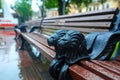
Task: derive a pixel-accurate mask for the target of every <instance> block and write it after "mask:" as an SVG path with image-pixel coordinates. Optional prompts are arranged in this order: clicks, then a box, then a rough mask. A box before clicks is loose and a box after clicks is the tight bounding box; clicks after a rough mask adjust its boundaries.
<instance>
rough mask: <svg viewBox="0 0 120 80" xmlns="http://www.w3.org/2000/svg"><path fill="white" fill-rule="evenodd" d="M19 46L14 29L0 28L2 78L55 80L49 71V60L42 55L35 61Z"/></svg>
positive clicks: (11, 79) (10, 79)
mask: <svg viewBox="0 0 120 80" xmlns="http://www.w3.org/2000/svg"><path fill="white" fill-rule="evenodd" d="M19 46H20V42H19V41H18V40H17V41H15V40H14V32H13V31H12V32H8V31H7V32H6V31H1V30H0V80H53V79H52V78H51V77H50V75H49V72H48V66H49V61H47V59H46V60H45V58H44V56H42V55H41V56H40V59H39V60H40V61H39V62H34V61H33V60H32V59H31V57H30V56H29V53H28V52H27V51H26V50H24V51H21V50H19ZM43 58H44V60H43Z"/></svg>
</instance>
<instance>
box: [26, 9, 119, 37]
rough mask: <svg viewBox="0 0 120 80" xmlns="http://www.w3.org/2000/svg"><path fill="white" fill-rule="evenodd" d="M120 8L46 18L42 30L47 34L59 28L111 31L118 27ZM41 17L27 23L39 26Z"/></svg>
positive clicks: (82, 30)
mask: <svg viewBox="0 0 120 80" xmlns="http://www.w3.org/2000/svg"><path fill="white" fill-rule="evenodd" d="M118 14H119V10H118V9H117V8H112V9H105V10H99V11H93V12H85V13H79V14H74V15H63V16H57V17H51V18H44V20H43V22H42V25H41V27H42V32H44V33H45V34H47V35H50V34H52V33H53V32H54V31H56V30H58V29H65V30H71V29H72V30H78V31H81V32H84V33H88V32H97V31H111V30H115V29H118V26H117V27H116V25H117V24H118V23H116V22H117V21H118V17H119V16H117V15H118ZM40 22H41V19H38V20H32V21H29V22H26V23H25V24H27V25H29V26H39V25H40ZM115 27H116V28H115Z"/></svg>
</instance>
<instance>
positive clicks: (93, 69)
mask: <svg viewBox="0 0 120 80" xmlns="http://www.w3.org/2000/svg"><path fill="white" fill-rule="evenodd" d="M81 63H82V65H84V66H85V67H87V69H89V70H90V71H91V72H94V73H96V74H98V75H100V76H101V77H103V78H105V79H106V78H108V79H109V80H110V79H114V80H118V79H120V76H119V75H117V74H115V73H113V72H112V71H109V70H107V69H105V68H103V67H100V66H98V65H96V64H94V63H92V62H89V61H81Z"/></svg>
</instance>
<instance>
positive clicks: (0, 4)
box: [0, 0, 2, 9]
mask: <svg viewBox="0 0 120 80" xmlns="http://www.w3.org/2000/svg"><path fill="white" fill-rule="evenodd" d="M1 8H2V0H0V9H1Z"/></svg>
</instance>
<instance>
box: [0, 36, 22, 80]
mask: <svg viewBox="0 0 120 80" xmlns="http://www.w3.org/2000/svg"><path fill="white" fill-rule="evenodd" d="M3 37H6V36H4V35H3ZM8 38H9V37H7V40H6V41H7V42H6V47H5V48H0V80H23V77H22V75H21V67H20V65H19V64H20V59H19V56H18V53H17V52H16V51H15V42H14V40H13V38H14V36H12V37H10V38H9V39H8Z"/></svg>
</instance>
